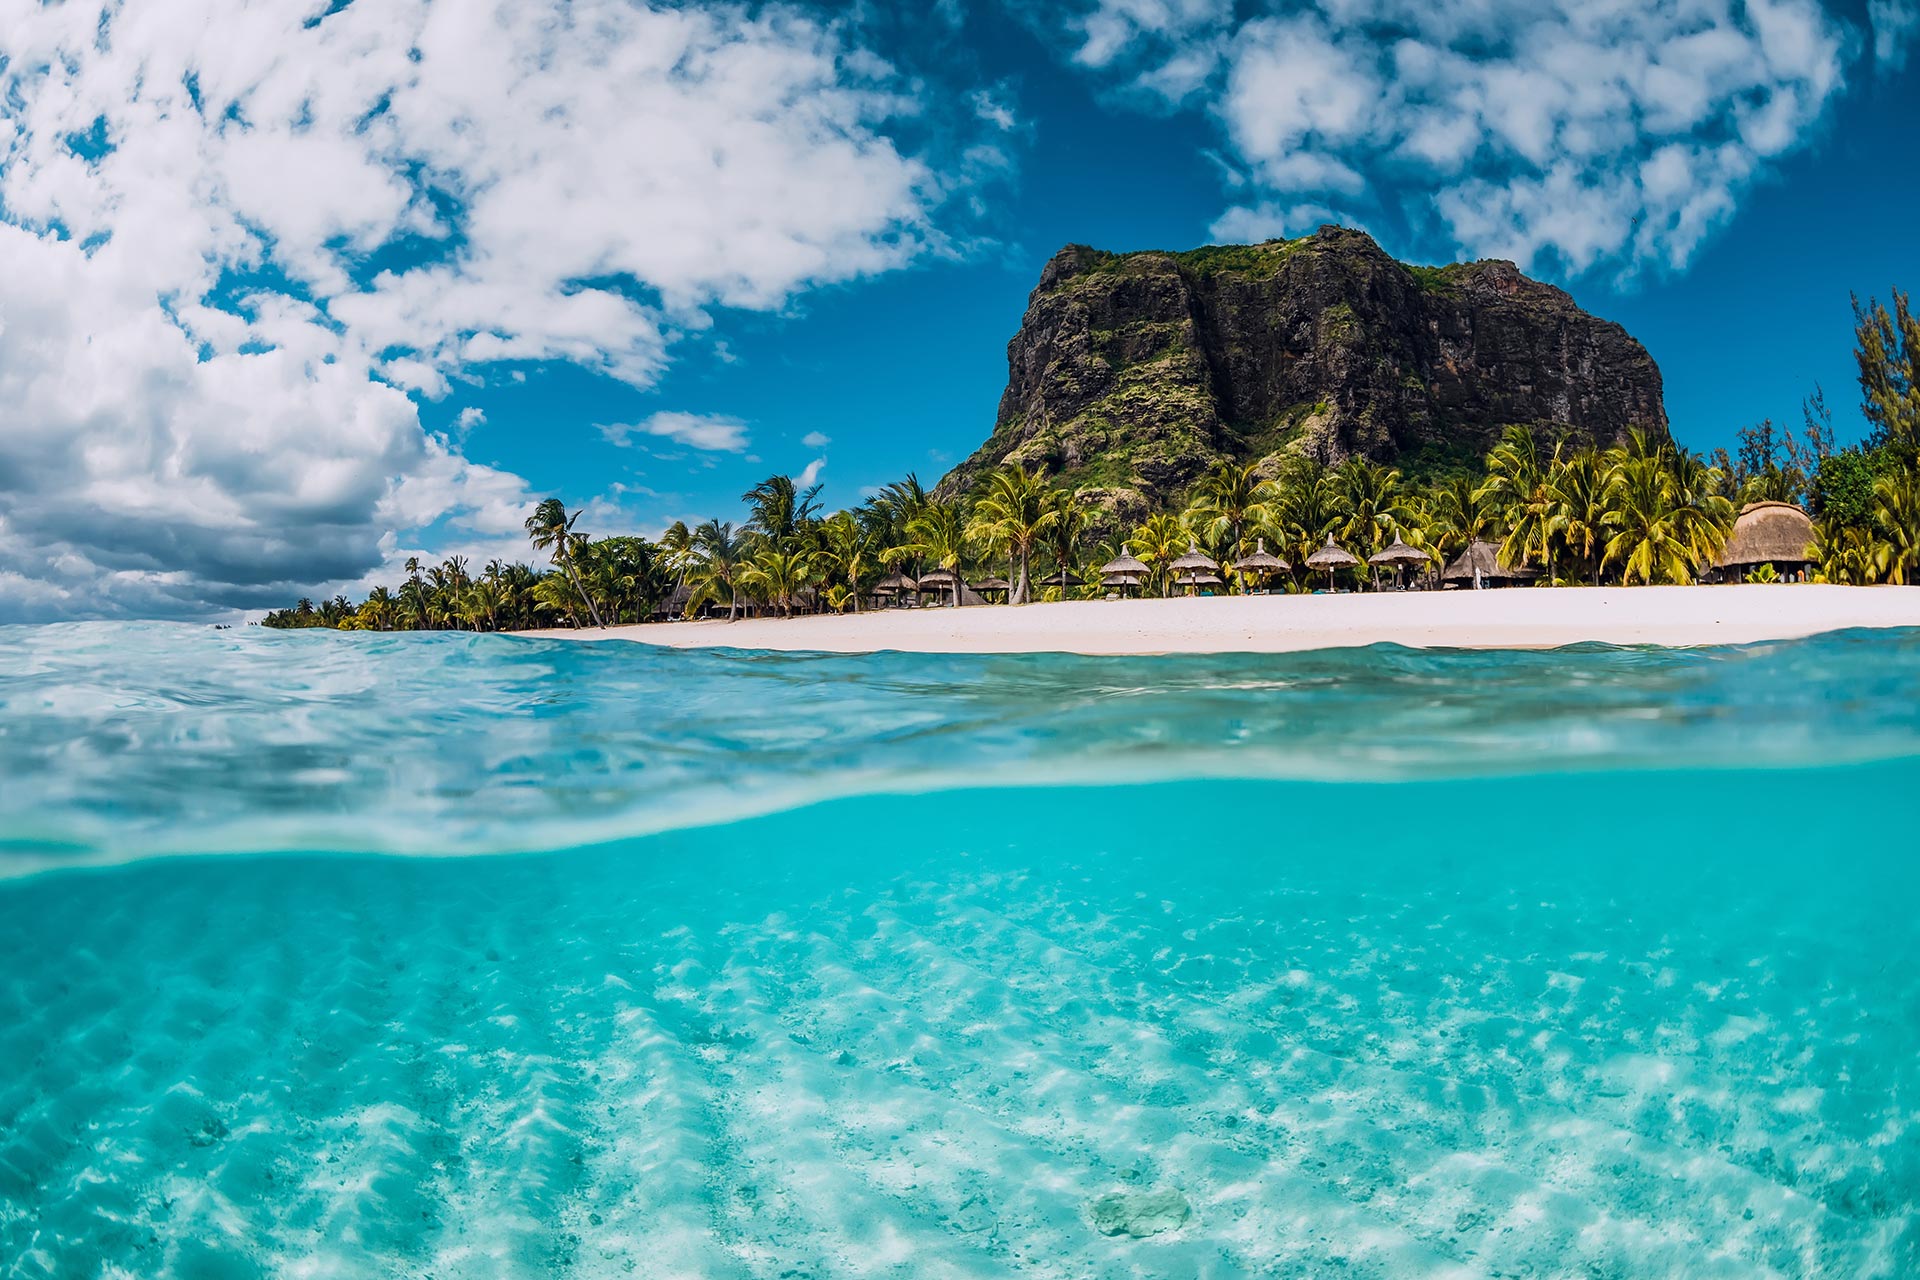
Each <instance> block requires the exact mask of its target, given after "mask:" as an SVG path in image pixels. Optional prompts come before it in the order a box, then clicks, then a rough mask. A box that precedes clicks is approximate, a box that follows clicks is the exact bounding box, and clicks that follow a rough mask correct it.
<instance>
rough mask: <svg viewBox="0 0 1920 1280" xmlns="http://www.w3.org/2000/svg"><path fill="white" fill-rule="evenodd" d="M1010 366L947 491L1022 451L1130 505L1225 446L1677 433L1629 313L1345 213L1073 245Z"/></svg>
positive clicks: (1253, 451) (1233, 449) (1051, 470)
mask: <svg viewBox="0 0 1920 1280" xmlns="http://www.w3.org/2000/svg"><path fill="white" fill-rule="evenodd" d="M1007 366H1008V377H1007V389H1006V392H1005V393H1004V394H1003V395H1002V396H1001V397H1000V412H999V418H998V421H997V422H996V423H995V426H994V429H993V434H992V436H991V437H990V438H989V439H988V440H987V442H986V443H985V444H983V445H981V446H980V448H979V450H978V451H976V452H975V453H974V454H973V456H972V457H970V458H969V459H967V460H966V461H965V462H963V463H961V464H960V465H959V466H958V467H956V468H955V469H954V470H953V471H952V472H951V473H950V474H949V475H948V476H947V477H946V479H945V480H943V481H942V482H941V485H940V488H941V490H942V491H943V492H945V493H958V492H963V491H965V490H966V489H967V488H969V487H971V486H972V484H973V483H975V481H976V480H977V479H978V477H979V476H980V475H981V474H982V473H983V472H984V471H986V470H988V469H989V468H991V467H994V466H997V465H999V464H1001V463H1004V462H1020V463H1025V464H1026V465H1028V466H1029V467H1035V468H1038V469H1039V470H1040V471H1042V472H1044V473H1045V474H1047V475H1048V476H1050V477H1054V478H1055V479H1056V480H1057V481H1059V482H1061V483H1065V484H1070V485H1075V486H1079V487H1084V488H1089V489H1093V490H1096V491H1098V492H1097V493H1096V494H1093V495H1090V496H1094V497H1097V498H1099V499H1101V500H1102V502H1103V505H1106V506H1108V507H1110V508H1119V509H1121V511H1122V513H1124V514H1130V513H1131V511H1133V510H1144V509H1145V508H1146V507H1148V506H1152V505H1159V504H1162V503H1166V502H1169V501H1172V500H1174V499H1176V498H1177V497H1179V496H1180V495H1181V494H1182V493H1183V491H1184V490H1185V489H1186V488H1187V487H1188V486H1189V485H1190V484H1191V483H1192V482H1193V481H1194V480H1195V479H1196V478H1197V477H1199V476H1200V475H1201V474H1202V473H1203V472H1205V471H1207V470H1208V469H1209V468H1211V467H1212V466H1214V465H1215V464H1216V463H1218V462H1220V461H1222V460H1226V459H1234V460H1239V461H1252V460H1266V461H1268V462H1274V461H1277V460H1278V459H1279V457H1280V456H1281V455H1283V454H1285V453H1286V452H1288V451H1292V452H1296V453H1304V454H1307V455H1309V456H1312V457H1315V458H1317V459H1319V460H1320V461H1322V462H1326V463H1333V462H1337V461H1339V460H1341V459H1343V458H1345V457H1348V456H1350V455H1352V454H1356V453H1357V454H1365V455H1366V456H1368V457H1371V458H1374V459H1377V460H1381V461H1390V462H1395V463H1397V464H1398V465H1399V466H1401V467H1402V468H1403V469H1404V470H1407V471H1408V472H1410V473H1413V474H1423V473H1429V472H1433V471H1436V470H1442V469H1445V468H1447V467H1450V466H1458V465H1460V464H1463V463H1466V462H1469V461H1477V459H1478V458H1479V457H1480V455H1482V454H1484V453H1485V452H1486V450H1487V449H1488V448H1489V447H1490V446H1491V445H1492V444H1493V443H1494V442H1495V441H1496V440H1498V438H1499V436H1500V432H1501V431H1502V429H1503V428H1505V427H1506V426H1507V425H1508V424H1510V423H1529V424H1532V425H1533V426H1534V427H1535V428H1536V430H1537V431H1539V432H1540V434H1541V435H1542V437H1543V439H1545V440H1547V441H1549V442H1551V441H1556V440H1568V441H1576V442H1584V441H1592V442H1598V443H1602V444H1605V443H1611V442H1614V441H1617V440H1620V439H1622V438H1624V436H1625V435H1626V433H1627V431H1628V429H1629V428H1632V427H1643V428H1646V429H1648V430H1650V431H1653V432H1655V433H1659V434H1664V433H1665V432H1666V429H1667V416H1666V410H1665V408H1664V407H1663V406H1662V403H1661V386H1660V370H1659V368H1658V367H1657V366H1656V365H1655V364H1654V362H1653V358H1652V357H1651V356H1649V355H1648V354H1647V351H1646V348H1644V347H1642V346H1641V345H1640V344H1639V343H1638V342H1636V341H1635V340H1634V339H1633V338H1632V337H1631V336H1630V335H1629V334H1628V333H1627V331H1626V330H1625V329H1622V328H1621V327H1620V326H1619V325H1617V324H1613V323H1610V322H1608V321H1605V320H1599V319H1596V318H1594V317H1593V316H1591V315H1588V314H1587V313H1586V312H1585V311H1582V310H1581V309H1580V308H1579V307H1578V306H1576V305H1575V304H1574V302H1573V299H1572V298H1570V297H1568V296H1567V295H1566V294H1565V293H1564V292H1562V291H1561V290H1559V289H1556V288H1554V287H1553V286H1551V285H1546V284H1542V283H1540V282H1539V281H1536V280H1530V279H1528V278H1527V277H1526V276H1524V275H1522V274H1521V273H1520V271H1519V269H1518V268H1516V267H1515V266H1514V265H1513V264H1512V263H1510V262H1497V261H1486V262H1469V263H1457V264H1455V265H1452V266H1446V267H1415V266H1408V265H1406V264H1405V263H1402V262H1398V261H1396V260H1394V259H1393V258H1391V257H1389V256H1388V255H1387V254H1386V253H1385V252H1384V251H1383V250H1382V249H1381V248H1380V246H1379V245H1377V244H1375V243H1374V242H1373V240H1372V239H1371V238H1369V237H1368V236H1366V235H1365V234H1363V233H1362V232H1359V231H1352V230H1348V229H1346V228H1342V227H1332V226H1327V227H1322V228H1320V230H1319V231H1317V232H1316V233H1314V234H1313V235H1310V236H1304V237H1302V238H1300V239H1297V240H1269V241H1267V242H1266V243H1265V244H1257V245H1214V246H1209V247H1207V248H1204V249H1195V250H1193V251H1191V252H1188V253H1159V252H1147V253H1127V254H1119V253H1108V252H1104V251H1102V250H1099V249H1090V248H1087V247H1086V246H1085V245H1068V246H1067V247H1066V248H1064V249H1062V250H1061V251H1060V252H1059V253H1057V254H1055V255H1054V256H1053V260H1052V261H1050V262H1048V263H1047V265H1046V269H1045V270H1043V271H1042V272H1041V273H1040V284H1039V287H1037V288H1036V289H1034V291H1033V293H1032V295H1031V296H1030V297H1029V298H1028V300H1027V312H1026V316H1025V317H1024V319H1023V320H1022V322H1021V325H1020V332H1019V333H1017V334H1015V335H1014V338H1013V341H1012V342H1011V343H1009V344H1008V345H1007Z"/></svg>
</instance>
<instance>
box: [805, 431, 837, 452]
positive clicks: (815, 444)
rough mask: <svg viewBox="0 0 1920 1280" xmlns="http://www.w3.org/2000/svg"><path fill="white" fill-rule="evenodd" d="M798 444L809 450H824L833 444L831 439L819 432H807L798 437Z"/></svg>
mask: <svg viewBox="0 0 1920 1280" xmlns="http://www.w3.org/2000/svg"><path fill="white" fill-rule="evenodd" d="M800 443H801V444H803V445H805V446H806V447H807V448H809V449H824V448H826V447H827V446H828V445H830V444H832V443H833V437H832V436H830V435H826V434H824V433H823V432H819V431H809V432H807V434H805V435H803V436H801V437H800Z"/></svg>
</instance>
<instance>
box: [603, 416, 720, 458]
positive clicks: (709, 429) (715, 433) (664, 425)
mask: <svg viewBox="0 0 1920 1280" xmlns="http://www.w3.org/2000/svg"><path fill="white" fill-rule="evenodd" d="M598 430H599V432H600V434H601V435H602V436H604V437H605V438H606V440H607V442H608V443H609V444H615V445H619V446H621V447H623V448H624V447H626V446H629V445H631V444H633V443H634V438H635V437H636V436H653V437H656V438H658V439H662V440H671V441H673V442H674V443H675V444H683V445H686V446H687V447H688V448H691V449H705V450H708V451H711V452H716V453H741V452H743V451H745V449H746V447H747V444H748V440H747V424H746V423H744V422H742V421H740V420H739V419H738V418H727V417H722V416H720V415H718V414H699V413H674V412H661V413H656V414H654V415H652V416H651V417H649V418H647V419H645V420H644V421H642V422H633V423H626V422H616V423H609V424H605V425H602V426H601V427H599V428H598Z"/></svg>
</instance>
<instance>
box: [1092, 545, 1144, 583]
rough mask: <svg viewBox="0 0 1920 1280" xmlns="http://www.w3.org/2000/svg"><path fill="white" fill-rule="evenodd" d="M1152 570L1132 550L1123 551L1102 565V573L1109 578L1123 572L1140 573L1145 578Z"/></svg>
mask: <svg viewBox="0 0 1920 1280" xmlns="http://www.w3.org/2000/svg"><path fill="white" fill-rule="evenodd" d="M1151 572H1152V570H1150V569H1148V568H1147V566H1146V565H1145V563H1143V562H1142V561H1141V560H1140V559H1139V558H1138V557H1136V556H1135V555H1134V554H1133V553H1132V552H1131V551H1122V552H1121V553H1120V554H1119V555H1117V556H1115V557H1114V558H1113V559H1111V560H1109V561H1107V562H1106V563H1105V564H1103V565H1101V566H1100V573H1101V575H1102V576H1103V577H1108V578H1111V577H1113V576H1114V575H1116V574H1123V573H1126V574H1139V575H1140V576H1141V577H1143V578H1144V577H1146V576H1147V574H1149V573H1151Z"/></svg>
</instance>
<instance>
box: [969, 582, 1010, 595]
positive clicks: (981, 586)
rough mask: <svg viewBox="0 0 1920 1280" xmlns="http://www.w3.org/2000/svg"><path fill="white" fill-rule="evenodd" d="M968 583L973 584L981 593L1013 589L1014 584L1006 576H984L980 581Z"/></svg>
mask: <svg viewBox="0 0 1920 1280" xmlns="http://www.w3.org/2000/svg"><path fill="white" fill-rule="evenodd" d="M967 585H969V586H971V587H972V588H973V589H974V590H975V591H978V592H979V593H980V594H981V595H985V594H987V592H989V591H1011V590H1013V584H1012V583H1011V582H1008V581H1007V580H1006V579H1005V578H982V579H981V580H980V581H978V582H972V583H968V584H967Z"/></svg>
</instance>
